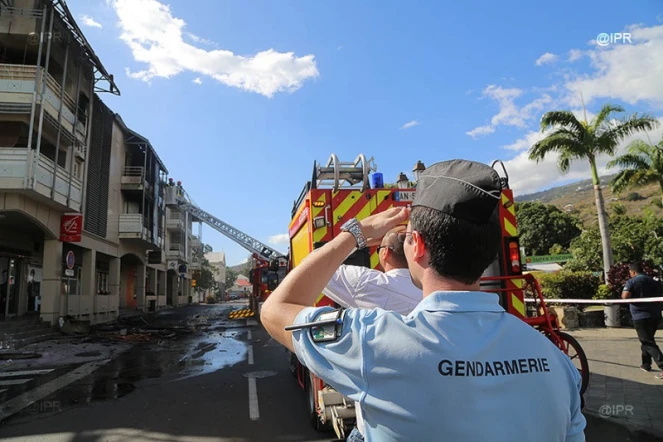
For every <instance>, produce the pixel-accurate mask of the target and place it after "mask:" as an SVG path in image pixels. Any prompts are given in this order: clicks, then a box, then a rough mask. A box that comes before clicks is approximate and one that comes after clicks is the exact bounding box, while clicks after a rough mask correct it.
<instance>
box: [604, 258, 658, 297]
mask: <svg viewBox="0 0 663 442" xmlns="http://www.w3.org/2000/svg"><path fill="white" fill-rule="evenodd" d="M640 264H641V265H642V271H643V273H644V274H645V275H649V276H652V277H653V276H654V272H653V269H652V268H651V267H650V266H649V264H648V263H646V262H641V263H640ZM628 266H629V263H618V264H615V265H613V266H612V267H610V270H609V271H608V286H609V287H610V292H611V293H612V297H613V298H619V297H620V295H621V293H622V290H623V289H624V285H625V284H626V281H628V280H629V279H631V275H629V273H628Z"/></svg>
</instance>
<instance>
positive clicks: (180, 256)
mask: <svg viewBox="0 0 663 442" xmlns="http://www.w3.org/2000/svg"><path fill="white" fill-rule="evenodd" d="M166 256H167V257H168V259H171V260H180V261H184V257H185V256H186V255H185V253H184V247H183V246H181V245H179V244H171V245H170V246H168V253H167V255H166Z"/></svg>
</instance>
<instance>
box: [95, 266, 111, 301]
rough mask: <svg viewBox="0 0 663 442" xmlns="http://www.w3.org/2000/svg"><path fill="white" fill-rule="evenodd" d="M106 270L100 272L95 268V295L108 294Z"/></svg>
mask: <svg viewBox="0 0 663 442" xmlns="http://www.w3.org/2000/svg"><path fill="white" fill-rule="evenodd" d="M108 276H109V274H108V272H101V271H98V270H97V295H108V294H109V293H110V291H109V290H108Z"/></svg>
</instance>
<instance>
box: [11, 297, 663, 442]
mask: <svg viewBox="0 0 663 442" xmlns="http://www.w3.org/2000/svg"><path fill="white" fill-rule="evenodd" d="M235 308H241V305H240V304H236V303H232V304H220V305H209V306H207V305H199V306H197V305H193V306H187V307H183V308H178V309H171V310H166V311H164V312H161V313H160V314H159V315H156V316H155V317H154V318H151V319H150V325H149V326H151V327H166V326H172V327H175V328H182V327H184V328H186V329H188V330H190V331H191V332H190V333H183V334H181V335H180V336H178V337H177V338H176V339H152V340H150V341H149V342H148V341H146V342H137V343H133V344H127V343H111V344H109V345H102V344H100V343H95V342H91V343H86V345H84V346H83V347H81V348H80V349H78V351H77V350H76V349H75V348H69V347H61V348H63V349H64V348H66V349H68V350H67V352H65V353H66V354H65V355H64V356H62V357H60V358H57V357H54V356H52V357H51V358H50V359H49V361H51V363H52V364H54V365H53V367H51V369H52V371H49V372H47V373H42V374H33V375H31V376H32V377H33V378H34V379H33V381H30V382H32V383H30V384H28V383H26V385H25V386H23V387H22V388H23V389H22V390H21V393H20V394H18V396H16V394H14V396H15V397H14V399H13V400H16V398H20V397H22V396H25V395H29V394H30V393H31V392H34V391H38V390H39V389H40V388H47V387H48V386H49V385H52V384H53V383H57V382H58V381H60V380H64V381H62V382H61V383H62V386H61V388H57V390H53V391H51V392H50V393H48V394H46V395H43V396H42V397H40V398H39V399H38V400H34V402H33V403H32V404H31V405H29V406H28V407H26V408H24V409H22V410H21V411H20V412H18V413H16V414H14V415H12V416H11V417H9V418H7V419H5V420H4V421H3V422H2V423H0V439H2V440H3V441H12V442H14V441H54V442H55V441H57V442H102V441H103V442H119V441H150V442H161V441H163V442H166V441H168V442H171V441H178V442H179V441H187V442H207V441H216V442H225V441H243V442H249V441H250V442H253V441H256V442H263V441H302V442H303V441H311V442H313V441H317V442H330V441H334V440H335V437H334V434H333V433H319V432H317V431H315V430H314V429H313V428H311V426H310V424H309V423H308V419H307V411H306V397H305V395H304V392H303V391H302V389H301V388H300V387H299V385H298V383H297V381H296V379H295V378H294V377H293V376H292V374H291V373H290V372H289V370H288V367H287V363H286V360H285V358H284V349H283V347H281V346H280V345H279V344H278V343H276V342H275V341H273V340H272V339H271V338H270V336H269V335H267V333H266V332H265V330H264V329H263V328H262V327H261V326H260V325H258V324H257V323H256V322H255V321H252V320H249V321H247V320H246V319H243V320H238V321H228V320H227V314H228V312H229V311H230V310H231V309H235ZM148 328H149V327H148ZM129 334H131V331H129ZM105 344H108V343H105ZM63 345H64V344H63ZM110 349H115V350H114V351H113V352H112V353H113V355H114V356H113V357H112V358H109V355H110V353H111V351H110ZM69 350H70V351H69ZM72 360H73V361H75V363H73V364H72V363H70V362H71V361H72ZM24 363H25V364H27V363H28V362H27V361H22V362H21V364H24ZM30 363H31V364H32V365H31V366H29V367H23V368H24V369H25V370H31V371H33V372H35V371H38V370H47V369H49V368H44V367H43V364H42V366H41V368H40V366H38V364H36V361H35V360H32V361H30ZM58 364H59V365H58ZM90 364H93V365H90ZM94 364H97V365H94ZM88 367H90V368H88ZM70 370H73V371H70ZM76 370H79V371H80V373H79V374H78V375H76V374H75V373H76ZM86 370H87V371H89V373H87V371H86ZM72 373H74V375H75V376H76V378H75V380H74V381H71V379H68V377H70V376H72ZM11 378H12V377H9V378H2V377H0V379H11ZM14 378H21V376H17V377H14ZM21 385H22V384H21ZM56 387H57V385H56V386H55V387H53V388H56ZM3 388H7V387H2V386H0V390H1V389H3ZM26 391H27V393H26ZM0 402H4V403H5V404H6V403H7V402H6V401H4V400H3V399H2V396H0ZM5 404H0V407H2V406H3V405H5ZM523 418H527V417H526V416H525V417H523ZM587 420H588V426H587V430H586V436H587V440H588V441H604V442H661V441H663V439H657V438H655V437H653V436H648V435H647V434H645V433H635V432H633V431H630V430H628V429H626V428H625V427H622V426H619V425H617V424H616V423H614V422H612V421H611V420H610V419H602V418H600V417H595V416H587ZM542 440H543V439H542Z"/></svg>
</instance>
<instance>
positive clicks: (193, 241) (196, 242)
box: [189, 235, 202, 249]
mask: <svg viewBox="0 0 663 442" xmlns="http://www.w3.org/2000/svg"><path fill="white" fill-rule="evenodd" d="M189 244H190V245H191V248H192V249H199V248H201V247H202V241H200V238H199V237H198V236H196V235H191V237H190V239H189Z"/></svg>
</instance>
